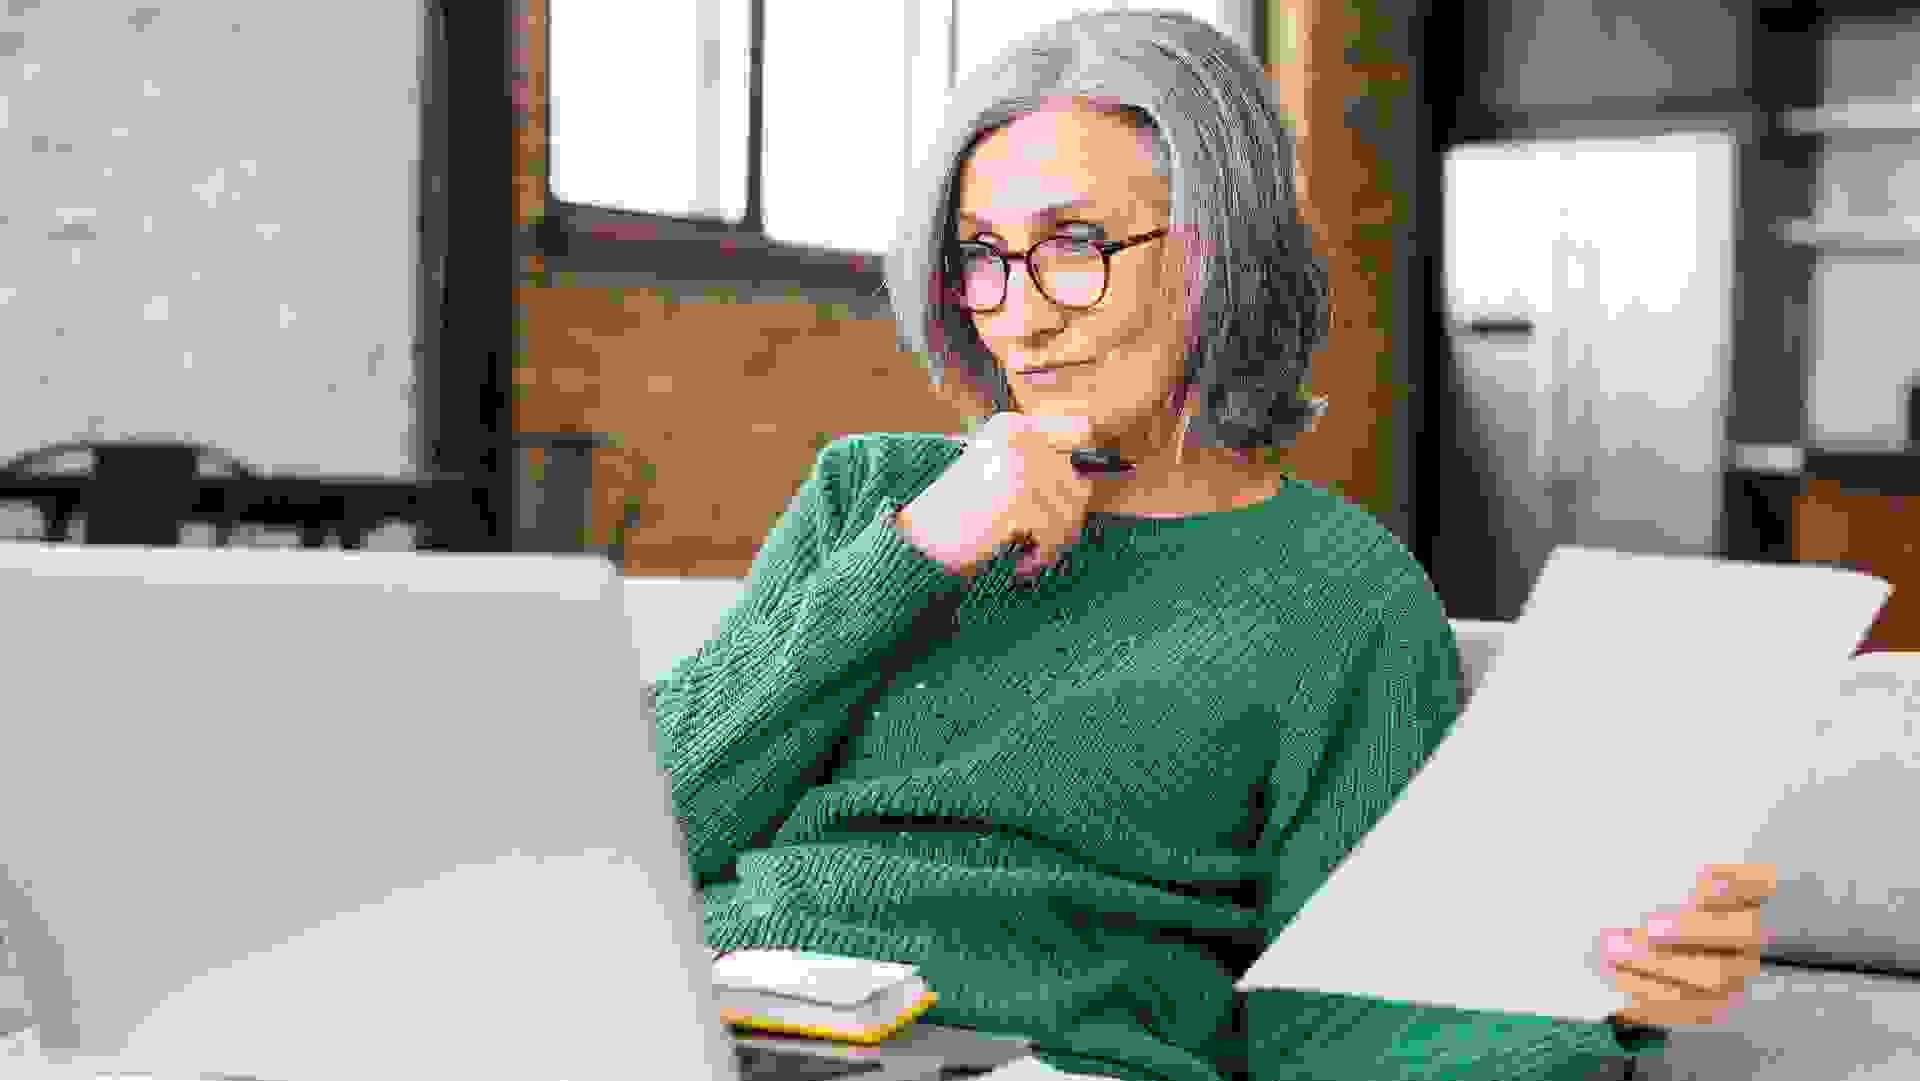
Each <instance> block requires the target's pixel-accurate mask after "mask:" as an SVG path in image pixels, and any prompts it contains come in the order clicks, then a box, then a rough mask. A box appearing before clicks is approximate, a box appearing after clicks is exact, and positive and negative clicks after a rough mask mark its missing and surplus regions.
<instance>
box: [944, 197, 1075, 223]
mask: <svg viewBox="0 0 1920 1081" xmlns="http://www.w3.org/2000/svg"><path fill="white" fill-rule="evenodd" d="M1093 206H1094V201H1093V200H1092V199H1087V198H1080V199H1072V200H1069V201H1067V202H1064V203H1055V204H1053V205H1052V206H1043V207H1041V208H1040V209H1039V210H1036V211H1034V212H1033V213H1031V214H1029V215H1027V221H1028V222H1029V223H1032V222H1041V221H1046V220H1048V219H1049V218H1057V217H1059V216H1060V215H1061V214H1064V213H1066V212H1067V211H1069V210H1088V209H1091V208H1092V207H1093ZM958 216H959V218H960V219H961V220H963V221H966V222H968V223H969V224H972V225H974V226H976V227H979V228H982V229H991V228H993V223H992V222H990V221H988V220H987V219H985V218H983V217H981V216H979V215H978V214H975V213H972V212H971V211H966V210H962V211H960V213H959V215H958Z"/></svg>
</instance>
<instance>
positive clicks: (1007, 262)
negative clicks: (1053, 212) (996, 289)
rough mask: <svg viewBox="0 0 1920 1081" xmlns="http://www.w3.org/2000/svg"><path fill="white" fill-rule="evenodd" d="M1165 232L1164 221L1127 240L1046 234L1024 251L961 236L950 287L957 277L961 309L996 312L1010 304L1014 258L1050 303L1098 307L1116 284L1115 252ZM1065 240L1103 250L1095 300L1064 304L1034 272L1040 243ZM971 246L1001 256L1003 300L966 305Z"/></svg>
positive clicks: (1078, 308) (1083, 308) (956, 292)
mask: <svg viewBox="0 0 1920 1081" xmlns="http://www.w3.org/2000/svg"><path fill="white" fill-rule="evenodd" d="M1166 235H1167V227H1166V226H1164V225H1163V226H1161V227H1160V228H1158V229H1155V230H1153V231H1152V232H1147V233H1141V234H1140V235H1139V236H1130V237H1128V238H1127V239H1125V240H1092V241H1089V240H1081V239H1078V238H1076V237H1069V236H1050V237H1045V238H1043V239H1040V240H1036V241H1034V242H1033V244H1032V245H1030V246H1029V247H1028V248H1027V250H1026V251H1024V252H1005V251H1001V250H1000V249H998V248H996V247H994V246H993V245H991V244H987V243H984V242H982V241H978V240H962V241H960V242H959V243H957V244H955V245H954V254H955V261H954V265H953V266H951V267H950V268H949V271H948V275H947V278H948V282H949V288H950V289H951V288H952V286H953V284H954V283H955V282H956V280H957V281H958V286H959V287H958V288H957V289H952V291H953V293H954V297H955V300H956V302H957V304H958V306H959V308H960V310H961V311H964V312H967V313H969V314H972V315H988V314H991V313H993V312H997V311H999V310H1000V309H1002V308H1004V307H1006V306H1007V290H1008V289H1009V288H1010V287H1011V286H1012V284H1013V264H1014V261H1015V260H1018V261H1020V262H1023V263H1025V264H1027V280H1028V281H1031V282H1032V283H1033V287H1034V289H1035V290H1037V291H1038V292H1039V293H1040V295H1041V296H1043V297H1046V298H1047V303H1049V304H1052V305H1054V306H1055V307H1058V308H1066V309H1068V310H1069V311H1086V310H1087V309H1089V308H1095V307H1098V306H1099V304H1100V302H1101V301H1103V300H1105V299H1107V290H1108V289H1111V288H1113V256H1114V253H1116V252H1121V251H1125V250H1126V249H1128V248H1131V247H1133V246H1134V245H1136V244H1145V243H1146V242H1147V241H1149V240H1158V239H1159V238H1161V237H1163V236H1166ZM1062 240H1064V241H1070V242H1072V243H1076V244H1092V245H1093V246H1094V249H1095V250H1097V251H1098V252H1099V253H1100V295H1099V296H1097V297H1094V298H1093V300H1092V302H1090V303H1087V304H1062V303H1061V302H1060V301H1058V300H1055V299H1054V298H1053V294H1052V293H1049V292H1047V287H1046V286H1044V285H1042V284H1040V277H1039V275H1037V274H1035V273H1034V272H1033V253H1034V252H1036V251H1039V250H1040V246H1041V245H1043V244H1051V243H1054V242H1056V241H1062ZM969 247H974V248H982V249H985V250H986V251H989V252H991V253H993V256H994V258H996V259H998V260H1000V303H998V304H995V305H994V306H993V307H991V308H974V307H969V306H968V305H967V301H966V296H967V289H966V282H965V279H964V276H963V275H964V271H961V268H963V267H964V266H965V265H966V260H965V258H964V256H965V255H966V251H967V249H968V248H969ZM956 271H960V272H961V273H959V274H956V273H955V272H956Z"/></svg>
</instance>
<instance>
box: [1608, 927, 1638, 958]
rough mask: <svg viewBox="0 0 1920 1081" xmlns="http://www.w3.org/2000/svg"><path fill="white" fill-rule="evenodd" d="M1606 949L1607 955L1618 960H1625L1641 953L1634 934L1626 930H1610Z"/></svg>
mask: <svg viewBox="0 0 1920 1081" xmlns="http://www.w3.org/2000/svg"><path fill="white" fill-rule="evenodd" d="M1606 951H1607V956H1608V957H1611V958H1613V959H1614V960H1616V961H1625V960H1628V959H1629V958H1633V957H1638V956H1640V954H1641V950H1640V947H1639V946H1638V945H1636V944H1635V943H1634V941H1633V935H1631V934H1629V933H1628V932H1625V931H1611V932H1608V934H1607V941H1606Z"/></svg>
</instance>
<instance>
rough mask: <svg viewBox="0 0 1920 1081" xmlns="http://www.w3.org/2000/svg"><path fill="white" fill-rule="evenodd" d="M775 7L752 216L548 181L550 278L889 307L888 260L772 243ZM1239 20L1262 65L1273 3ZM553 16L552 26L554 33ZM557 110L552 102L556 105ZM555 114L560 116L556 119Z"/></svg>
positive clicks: (755, 26)
mask: <svg viewBox="0 0 1920 1081" xmlns="http://www.w3.org/2000/svg"><path fill="white" fill-rule="evenodd" d="M766 3H767V0H749V4H748V12H749V14H748V28H749V29H748V36H749V46H748V54H747V55H748V60H747V160H746V172H747V176H746V181H747V199H746V210H745V213H744V214H743V215H742V220H741V221H740V222H739V223H738V224H734V223H730V222H726V221H720V220H716V219H711V218H694V217H687V216H680V215H671V214H659V213H653V212H646V211H635V210H621V209H616V208H613V207H607V206H598V205H593V204H587V203H573V202H568V201H566V200H563V199H559V198H556V197H555V196H554V194H553V184H552V178H551V176H550V175H549V173H548V172H547V171H546V170H544V169H543V170H542V172H541V176H540V188H541V217H540V221H539V222H538V223H537V224H536V225H535V226H534V227H533V229H532V243H533V248H534V249H535V251H537V252H538V254H540V255H541V256H542V257H543V258H544V260H545V263H546V269H547V273H548V275H549V276H552V275H561V274H585V275H596V276H597V275H609V274H612V275H637V276H639V277H642V278H646V279H651V280H656V281H660V282H663V283H672V284H676V285H685V284H693V283H701V284H706V285H708V286H710V287H713V288H717V289H721V290H728V291H732V290H738V289H740V288H741V287H742V286H743V285H751V286H752V287H754V288H755V289H757V290H758V291H763V292H769V293H792V292H795V291H798V292H800V293H802V294H814V295H838V296H845V295H848V294H852V295H854V296H857V297H859V298H862V299H868V300H874V301H878V302H879V303H880V304H881V305H885V303H886V300H885V298H886V274H885V269H884V268H885V255H884V253H879V252H863V251H852V250H847V249H838V248H825V247H816V246H812V245H805V244H796V243H792V242H788V241H779V240H775V239H773V238H771V237H769V236H768V235H767V233H766V228H765V213H764V209H763V205H764V203H763V196H764V180H763V177H764V173H763V168H762V166H763V158H764V150H765V141H766V140H765V132H764V128H765V115H766V114H765V108H764V104H763V101H762V87H763V80H764V75H765V63H764V61H765V56H766V27H767V18H766ZM1229 3H1230V4H1231V6H1233V7H1234V8H1235V9H1236V11H1235V17H1236V21H1239V22H1241V23H1243V24H1244V25H1245V27H1246V31H1247V33H1248V34H1249V36H1250V37H1251V39H1252V42H1253V46H1254V53H1255V55H1256V56H1257V57H1259V59H1260V61H1261V63H1262V64H1263V65H1269V66H1270V65H1271V59H1270V58H1269V57H1268V56H1267V55H1266V54H1267V41H1266V36H1267V26H1266V23H1267V19H1266V8H1267V5H1266V4H1265V3H1259V2H1251V0H1229ZM960 9H961V4H960V0H952V7H951V9H950V11H949V13H948V20H949V21H948V24H947V26H948V31H947V32H948V37H949V45H948V73H947V75H948V85H949V86H951V85H952V83H953V79H954V78H955V76H956V75H957V72H955V71H954V70H953V65H954V64H955V63H956V62H957V57H956V56H955V55H954V53H955V49H954V45H953V38H954V36H955V35H956V34H957V27H958V25H959V19H960ZM552 17H553V16H552V13H551V11H550V10H549V12H548V19H549V26H551V19H552ZM543 50H544V55H543V56H542V58H541V62H542V64H544V65H545V71H546V72H547V73H548V81H547V85H548V86H551V85H552V83H551V73H552V71H553V34H552V33H551V31H550V30H549V32H548V33H547V34H545V35H544V36H543ZM547 105H548V108H549V110H550V108H551V102H550V101H549V102H548V103H547ZM548 115H549V116H551V113H550V112H549V114H548ZM552 140H553V130H552V126H551V123H550V122H549V124H548V125H546V127H545V131H544V146H543V148H542V150H543V153H542V159H541V160H542V161H547V162H550V161H551V160H552V145H553V143H552Z"/></svg>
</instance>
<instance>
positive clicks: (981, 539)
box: [897, 413, 1093, 576]
mask: <svg viewBox="0 0 1920 1081" xmlns="http://www.w3.org/2000/svg"><path fill="white" fill-rule="evenodd" d="M1091 433H1092V424H1091V422H1089V421H1088V420H1087V418H1085V417H1066V416H1061V417H1030V416H1025V415H1023V414H1020V413H996V414H994V415H993V417H992V419H990V420H988V421H987V422H986V423H985V424H984V425H982V426H981V427H980V430H979V431H978V432H976V433H975V434H974V436H973V439H972V441H971V442H970V443H969V444H968V446H967V452H966V453H965V454H962V455H961V456H960V457H959V459H957V460H956V461H955V462H954V463H953V464H952V465H950V466H948V467H947V471H946V472H945V473H942V474H940V477H939V478H938V479H937V480H935V481H934V482H933V483H932V484H931V485H929V486H928V487H927V490H926V491H924V492H921V493H920V496H919V498H917V499H915V500H914V501H913V502H912V503H909V504H908V505H906V506H905V507H902V508H900V513H899V515H898V517H897V522H898V524H899V527H900V531H901V533H902V535H903V536H905V537H906V539H907V541H908V542H909V543H911V544H912V545H913V546H914V547H916V548H918V549H920V550H921V551H922V552H924V553H926V555H927V557H928V558H930V559H932V560H934V561H935V562H937V563H940V564H941V565H943V566H945V567H946V568H947V570H948V571H950V572H951V573H954V574H959V575H966V576H971V575H972V574H973V573H974V572H975V571H977V570H979V568H980V565H981V564H983V563H985V562H987V561H988V560H990V559H992V558H993V557H994V555H995V554H996V553H998V552H999V550H1000V547H1001V546H1002V545H1004V544H1006V543H1008V542H1009V541H1025V542H1030V543H1031V544H1032V545H1033V549H1034V550H1033V551H1032V552H1031V553H1030V554H1028V555H1027V557H1026V558H1025V559H1023V560H1022V561H1021V563H1020V566H1019V567H1018V568H1016V570H1017V572H1018V573H1020V574H1023V575H1024V574H1033V573H1036V572H1038V571H1039V569H1040V568H1041V567H1044V566H1046V565H1047V564H1049V563H1052V562H1053V561H1054V560H1055V559H1056V558H1057V557H1058V556H1059V554H1060V552H1061V551H1062V550H1063V549H1065V548H1067V547H1068V546H1070V545H1072V544H1073V543H1074V541H1075V540H1077V539H1079V536H1080V527H1081V526H1082V525H1083V524H1085V522H1086V519H1087V505H1088V504H1089V503H1091V502H1092V501H1093V485H1092V484H1091V483H1090V482H1089V481H1088V480H1087V479H1086V478H1084V477H1082V476H1081V475H1080V474H1079V473H1077V472H1075V471H1074V468H1073V462H1072V460H1071V458H1070V457H1069V455H1070V454H1071V453H1072V452H1073V450H1074V448H1076V447H1080V446H1084V445H1085V444H1086V442H1087V440H1088V438H1089V436H1090V435H1091Z"/></svg>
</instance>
